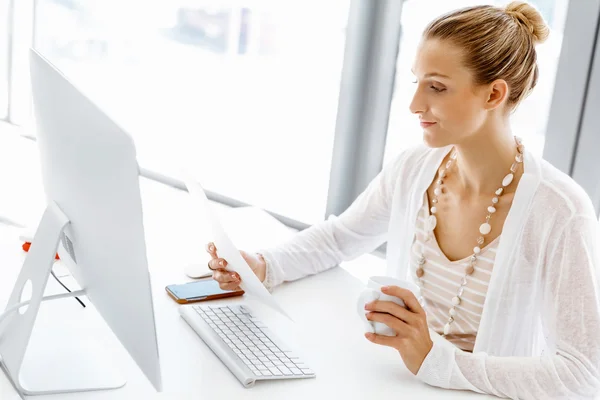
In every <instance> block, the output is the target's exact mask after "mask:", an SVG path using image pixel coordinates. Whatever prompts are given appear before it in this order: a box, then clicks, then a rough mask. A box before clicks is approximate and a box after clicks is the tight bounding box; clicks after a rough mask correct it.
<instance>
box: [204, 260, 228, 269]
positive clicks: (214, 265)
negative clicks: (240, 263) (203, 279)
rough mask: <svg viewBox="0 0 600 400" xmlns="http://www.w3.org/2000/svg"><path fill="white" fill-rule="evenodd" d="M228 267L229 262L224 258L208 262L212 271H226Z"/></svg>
mask: <svg viewBox="0 0 600 400" xmlns="http://www.w3.org/2000/svg"><path fill="white" fill-rule="evenodd" d="M226 266H227V261H225V260H224V259H222V258H213V259H212V260H210V261H209V262H208V268H210V269H212V270H213V271H216V270H218V269H225V267H226Z"/></svg>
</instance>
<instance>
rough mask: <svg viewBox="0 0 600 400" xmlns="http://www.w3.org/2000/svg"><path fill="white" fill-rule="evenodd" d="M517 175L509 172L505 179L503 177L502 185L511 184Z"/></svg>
mask: <svg viewBox="0 0 600 400" xmlns="http://www.w3.org/2000/svg"><path fill="white" fill-rule="evenodd" d="M514 177H515V176H514V175H513V174H508V175H506V176H505V177H504V179H502V186H504V187H506V186H508V185H510V183H511V182H512V181H513V178H514Z"/></svg>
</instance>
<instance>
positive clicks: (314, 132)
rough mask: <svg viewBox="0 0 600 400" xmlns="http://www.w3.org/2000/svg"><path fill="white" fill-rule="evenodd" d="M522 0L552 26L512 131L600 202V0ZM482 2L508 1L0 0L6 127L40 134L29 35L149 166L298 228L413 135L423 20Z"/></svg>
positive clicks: (156, 173) (156, 175) (168, 178)
mask: <svg viewBox="0 0 600 400" xmlns="http://www.w3.org/2000/svg"><path fill="white" fill-rule="evenodd" d="M530 2H531V3H532V4H533V5H535V6H536V7H537V8H538V9H539V11H540V12H541V14H542V15H543V17H544V18H545V20H546V21H547V23H548V25H549V26H550V28H551V34H550V38H549V40H548V41H547V42H546V43H544V44H542V45H540V46H538V63H539V70H540V76H539V81H538V85H537V87H536V89H535V90H534V92H533V94H532V95H531V96H530V97H529V98H527V99H526V100H525V101H524V103H523V104H522V105H521V106H520V107H519V109H518V111H517V112H516V113H515V115H514V116H513V119H512V121H513V130H514V133H515V134H516V135H518V136H521V137H522V138H523V140H524V142H525V144H526V146H528V147H529V148H530V149H531V150H532V151H533V152H534V153H536V154H539V155H540V156H543V157H544V158H546V159H547V160H548V161H550V162H551V163H553V164H554V165H555V166H556V167H557V168H559V169H561V170H563V171H565V172H566V173H568V174H570V175H571V176H573V177H574V178H575V179H576V180H577V181H578V182H579V183H580V184H581V185H582V186H583V187H584V188H585V189H586V191H588V193H589V194H590V196H591V197H592V199H593V201H594V203H595V206H596V209H597V210H600V157H597V155H596V153H597V152H598V150H600V127H599V124H600V121H599V120H598V115H597V114H598V110H600V99H599V94H598V92H600V84H599V82H600V66H599V64H600V52H599V48H598V47H599V44H598V42H599V41H598V25H599V22H598V14H599V11H600V1H597V0H585V1H582V0H570V1H569V0H531V1H530ZM484 3H485V4H496V5H505V4H506V3H507V2H506V1H473V0H405V1H401V0H332V1H316V0H304V1H295V0H285V1H282V0H277V1H276V0H219V1H216V0H215V1H211V0H153V1H141V0H118V1H117V0H37V1H30V0H12V1H10V0H0V27H6V29H4V30H0V118H1V119H3V120H4V121H5V122H6V124H5V129H3V130H0V136H2V134H3V133H4V132H6V135H15V134H16V135H19V136H20V137H21V138H24V139H23V140H26V139H31V140H35V131H34V129H32V127H31V125H30V119H31V93H30V90H29V77H28V70H29V65H28V55H27V51H28V48H29V47H30V46H32V45H33V46H34V47H35V48H37V49H38V50H39V51H41V52H42V54H43V55H45V56H46V57H47V58H48V59H49V60H50V61H51V62H53V63H54V64H55V65H56V66H57V67H59V68H60V69H61V70H62V71H63V72H64V73H65V74H66V75H67V76H68V77H69V78H70V79H71V80H72V81H73V82H75V83H76V84H77V85H78V86H79V87H80V88H81V89H83V90H84V91H86V92H87V93H88V94H89V95H90V97H92V99H94V100H95V101H96V102H97V103H99V104H100V105H101V107H103V108H104V109H105V110H106V111H107V112H108V113H110V114H111V115H112V116H113V117H114V118H115V119H116V120H117V121H118V122H119V123H120V124H121V125H122V126H124V127H125V128H127V130H128V131H129V132H130V133H131V135H132V136H133V138H134V139H135V142H136V146H137V150H138V159H139V163H140V166H141V168H142V173H143V174H145V175H147V176H149V177H151V178H152V179H157V180H159V181H161V182H163V183H165V184H169V185H173V186H175V187H178V186H180V182H179V181H178V178H177V176H178V175H179V174H180V172H181V171H182V170H186V171H192V172H193V173H194V175H195V176H196V177H197V179H198V180H199V181H200V182H201V183H202V184H203V185H204V186H205V188H206V189H208V190H209V191H210V194H211V197H212V199H213V200H217V201H220V202H222V203H225V204H227V205H232V206H237V205H247V204H251V205H255V206H258V207H261V208H263V209H265V210H267V211H268V212H270V213H271V214H272V215H274V216H276V217H277V218H278V219H279V220H281V221H282V222H284V223H286V224H287V225H289V226H292V227H294V228H298V229H302V228H303V227H306V226H308V225H310V224H313V223H315V222H318V221H320V220H323V219H324V218H325V217H326V216H328V215H330V214H339V213H341V212H342V211H343V210H344V209H345V208H346V207H347V206H348V205H349V204H350V203H351V202H352V200H354V198H355V197H356V196H357V195H358V194H359V193H360V192H361V191H362V190H363V189H364V187H365V186H366V184H367V183H368V181H369V180H371V179H372V178H373V177H374V176H375V175H376V174H377V173H378V172H379V171H380V170H381V168H382V166H383V165H384V164H385V163H386V162H388V161H389V160H390V159H391V158H392V157H393V156H394V155H395V154H397V153H398V152H400V151H401V150H402V149H404V148H406V147H409V146H412V145H415V144H417V143H419V142H420V141H421V140H422V134H421V128H420V127H419V125H418V123H417V120H416V118H415V117H414V116H412V115H411V114H410V112H409V111H408V104H409V102H410V99H411V98H412V95H413V90H414V86H413V84H412V79H413V78H412V74H411V72H410V68H411V65H412V60H413V56H414V52H415V50H416V46H417V44H418V42H419V38H420V35H421V32H422V30H423V28H424V27H425V25H426V24H427V23H428V22H430V21H431V20H432V19H433V18H435V17H437V16H439V15H440V14H442V13H445V12H447V11H450V10H453V9H456V8H460V7H464V6H470V5H475V4H484ZM595 56H596V57H595ZM594 89H595V90H594ZM594 110H595V111H596V112H594ZM11 128H14V129H11ZM15 132H16V133H15Z"/></svg>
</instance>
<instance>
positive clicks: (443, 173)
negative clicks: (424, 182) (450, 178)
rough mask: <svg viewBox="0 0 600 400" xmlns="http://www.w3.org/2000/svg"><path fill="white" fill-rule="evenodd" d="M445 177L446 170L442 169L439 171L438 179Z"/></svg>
mask: <svg viewBox="0 0 600 400" xmlns="http://www.w3.org/2000/svg"><path fill="white" fill-rule="evenodd" d="M445 177H446V170H445V169H443V168H442V169H441V170H440V178H445Z"/></svg>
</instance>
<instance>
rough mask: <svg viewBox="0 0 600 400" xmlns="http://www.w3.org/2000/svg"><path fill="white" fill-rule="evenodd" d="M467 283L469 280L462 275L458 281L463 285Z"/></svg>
mask: <svg viewBox="0 0 600 400" xmlns="http://www.w3.org/2000/svg"><path fill="white" fill-rule="evenodd" d="M467 283H469V281H467V277H466V276H463V278H462V281H461V282H460V284H461V285H463V286H465V285H466V284H467Z"/></svg>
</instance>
